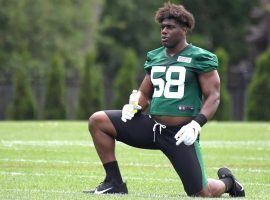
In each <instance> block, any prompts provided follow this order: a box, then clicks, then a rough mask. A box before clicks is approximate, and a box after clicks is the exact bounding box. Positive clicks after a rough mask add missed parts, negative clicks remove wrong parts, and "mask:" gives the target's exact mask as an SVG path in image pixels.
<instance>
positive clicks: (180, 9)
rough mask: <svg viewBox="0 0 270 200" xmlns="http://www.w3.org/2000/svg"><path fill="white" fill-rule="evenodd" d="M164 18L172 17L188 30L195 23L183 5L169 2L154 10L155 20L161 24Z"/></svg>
mask: <svg viewBox="0 0 270 200" xmlns="http://www.w3.org/2000/svg"><path fill="white" fill-rule="evenodd" d="M164 19H174V20H175V21H176V22H177V23H178V24H179V25H181V26H183V27H186V28H187V29H188V30H190V31H191V30H192V29H193V28H194V25H195V19H194V17H193V14H192V13H190V12H189V11H187V10H186V9H185V8H184V6H182V5H176V4H173V3H171V2H167V3H165V4H164V6H163V7H161V8H159V9H158V11H157V12H156V16H155V20H156V22H158V23H159V24H161V23H162V22H163V20H164Z"/></svg>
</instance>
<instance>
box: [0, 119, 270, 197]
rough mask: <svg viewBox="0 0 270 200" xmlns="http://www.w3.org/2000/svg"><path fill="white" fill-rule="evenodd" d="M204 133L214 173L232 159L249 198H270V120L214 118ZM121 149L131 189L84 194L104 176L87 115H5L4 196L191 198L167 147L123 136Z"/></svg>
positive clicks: (0, 180) (1, 146) (0, 141)
mask: <svg viewBox="0 0 270 200" xmlns="http://www.w3.org/2000/svg"><path fill="white" fill-rule="evenodd" d="M201 140H202V141H201V146H202V151H203V156H204V161H205V166H206V171H207V175H208V177H213V178H216V177H217V175H216V171H217V169H218V168H219V167H221V166H224V165H226V166H228V167H230V168H231V169H232V170H233V172H234V173H235V174H236V175H237V177H238V179H240V180H241V182H242V183H243V185H244V186H245V189H246V196H247V199H270V123H216V122H211V123H208V124H207V125H206V126H205V127H204V128H203V132H202V136H201ZM116 153H117V157H118V162H119V165H120V168H121V172H122V175H123V178H124V179H125V180H126V181H127V184H128V188H129V195H100V196H97V195H89V194H84V193H82V190H83V189H85V188H94V187H95V186H96V185H97V184H99V182H101V181H102V180H103V178H104V171H103V168H102V166H101V164H100V161H99V159H98V157H97V155H96V152H95V149H94V147H93V143H92V141H91V138H90V136H89V134H88V130H87V122H72V121H66V122H57V121H55V122H54V121H52V122H0V199H1V200H2V199H185V198H187V197H186V195H185V192H184V191H183V188H182V184H181V183H180V181H179V178H178V177H177V175H176V173H175V172H174V170H173V169H172V166H171V165H170V163H169V161H168V160H167V158H166V157H164V156H163V155H162V154H161V153H160V152H159V151H153V150H142V149H136V148H132V147H129V146H126V145H124V144H122V143H118V144H117V149H116ZM223 197H224V199H228V195H227V194H226V195H224V196H223Z"/></svg>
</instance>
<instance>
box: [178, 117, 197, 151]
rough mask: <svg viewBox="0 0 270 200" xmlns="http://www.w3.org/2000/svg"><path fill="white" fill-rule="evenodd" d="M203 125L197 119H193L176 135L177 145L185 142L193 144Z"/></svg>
mask: <svg viewBox="0 0 270 200" xmlns="http://www.w3.org/2000/svg"><path fill="white" fill-rule="evenodd" d="M201 129H202V128H201V126H200V124H198V123H197V122H196V121H194V120H192V121H191V122H190V123H188V124H187V125H185V126H183V127H182V128H181V129H180V130H179V131H178V132H177V133H176V134H175V136H174V138H175V139H176V145H179V144H181V143H182V142H184V144H185V145H188V146H189V145H192V144H193V143H194V142H195V140H196V139H197V137H198V134H199V133H200V132H201Z"/></svg>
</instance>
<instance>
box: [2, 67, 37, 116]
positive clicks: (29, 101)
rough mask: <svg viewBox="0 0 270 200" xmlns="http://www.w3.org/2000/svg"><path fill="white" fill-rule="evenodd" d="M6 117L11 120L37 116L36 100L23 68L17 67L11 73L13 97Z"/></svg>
mask: <svg viewBox="0 0 270 200" xmlns="http://www.w3.org/2000/svg"><path fill="white" fill-rule="evenodd" d="M7 117H8V119H13V120H26V119H27V120H30V119H36V117H37V110H36V102H35V99H34V96H33V93H32V90H31V86H30V82H29V78H28V76H27V74H26V71H25V69H24V68H17V70H16V72H15V74H14V75H13V97H12V101H11V103H10V105H9V107H8V109H7Z"/></svg>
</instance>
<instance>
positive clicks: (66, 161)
mask: <svg viewBox="0 0 270 200" xmlns="http://www.w3.org/2000/svg"><path fill="white" fill-rule="evenodd" d="M0 162H22V163H48V164H53V163H59V164H79V165H80V164H88V165H95V166H101V163H100V162H91V161H69V160H45V159H38V160H31V159H10V158H3V159H0ZM121 166H125V167H152V168H168V167H171V165H170V164H151V163H150V164H144V163H137V162H136V163H135V162H129V163H122V164H121Z"/></svg>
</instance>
